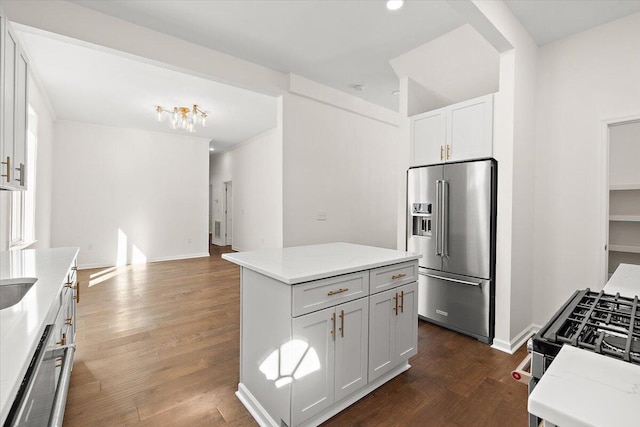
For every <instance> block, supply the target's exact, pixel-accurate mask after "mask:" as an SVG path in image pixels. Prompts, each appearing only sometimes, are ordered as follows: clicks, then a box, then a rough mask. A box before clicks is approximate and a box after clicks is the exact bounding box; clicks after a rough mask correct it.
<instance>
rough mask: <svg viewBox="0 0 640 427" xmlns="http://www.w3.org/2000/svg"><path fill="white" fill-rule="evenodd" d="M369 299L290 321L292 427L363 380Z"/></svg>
mask: <svg viewBox="0 0 640 427" xmlns="http://www.w3.org/2000/svg"><path fill="white" fill-rule="evenodd" d="M368 324H369V306H368V299H367V298H361V299H358V300H355V301H351V302H347V303H344V304H340V305H338V306H335V307H332V308H328V309H325V310H321V311H317V312H315V313H311V314H307V315H304V316H300V317H297V318H294V319H293V342H294V343H296V344H297V343H300V344H299V346H300V347H299V349H297V348H295V347H296V346H295V345H294V346H293V347H294V349H293V353H294V356H295V357H294V359H299V360H297V361H295V362H293V363H292V365H293V364H295V365H296V366H295V369H294V370H293V375H292V376H293V379H294V381H293V386H292V393H291V403H292V408H291V412H292V425H297V424H299V423H301V422H302V421H304V420H306V419H308V418H310V417H312V416H313V415H315V414H317V413H319V412H320V411H322V410H324V409H326V408H328V407H330V406H331V405H332V404H333V403H334V402H337V401H339V400H341V399H343V398H344V397H346V396H348V395H349V394H351V393H353V392H354V391H356V390H358V389H359V388H361V387H363V386H364V385H366V384H367V351H368V333H369V328H368Z"/></svg>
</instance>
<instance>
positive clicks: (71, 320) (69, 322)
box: [64, 316, 73, 326]
mask: <svg viewBox="0 0 640 427" xmlns="http://www.w3.org/2000/svg"><path fill="white" fill-rule="evenodd" d="M64 324H65V325H69V326H71V325H73V316H71V317H70V318H68V319H66V320H65V321H64Z"/></svg>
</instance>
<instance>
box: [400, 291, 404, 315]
mask: <svg viewBox="0 0 640 427" xmlns="http://www.w3.org/2000/svg"><path fill="white" fill-rule="evenodd" d="M400 313H404V291H401V292H400Z"/></svg>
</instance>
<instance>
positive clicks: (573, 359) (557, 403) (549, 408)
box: [528, 345, 640, 427]
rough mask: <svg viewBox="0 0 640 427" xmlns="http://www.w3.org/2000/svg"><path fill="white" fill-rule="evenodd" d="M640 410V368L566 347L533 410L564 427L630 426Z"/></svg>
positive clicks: (533, 397)
mask: <svg viewBox="0 0 640 427" xmlns="http://www.w3.org/2000/svg"><path fill="white" fill-rule="evenodd" d="M639 405H640V366H637V365H633V364H631V363H629V362H625V361H622V360H618V359H615V358H613V357H609V356H604V355H601V354H597V353H594V352H591V351H587V350H583V349H581V348H577V347H573V346H570V345H564V346H563V347H562V348H561V349H560V352H559V353H558V355H557V356H556V358H555V359H554V361H553V363H552V364H551V366H550V367H549V368H548V369H547V370H546V372H545V373H544V375H543V376H542V378H541V379H540V381H539V382H538V384H537V385H536V387H535V388H534V389H533V392H532V393H531V394H530V395H529V399H528V411H529V412H530V413H531V414H534V415H535V416H537V417H539V418H542V419H544V420H546V421H548V422H550V423H553V424H555V425H558V426H562V427H627V426H630V425H634V420H635V418H636V416H637V408H638V406H639Z"/></svg>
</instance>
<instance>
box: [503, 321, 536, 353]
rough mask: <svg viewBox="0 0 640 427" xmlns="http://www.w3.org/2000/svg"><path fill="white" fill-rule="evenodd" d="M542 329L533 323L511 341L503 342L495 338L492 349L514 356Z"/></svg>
mask: <svg viewBox="0 0 640 427" xmlns="http://www.w3.org/2000/svg"><path fill="white" fill-rule="evenodd" d="M540 328H541V326H540V325H535V324H533V323H532V324H530V325H529V326H527V327H526V328H524V329H523V330H522V331H521V332H520V333H519V334H518V335H516V336H515V337H514V338H513V339H512V340H511V341H503V340H499V339H497V338H494V340H493V345H492V346H491V348H494V349H496V350H500V351H503V352H505V353H509V354H513V353H515V352H516V351H518V349H519V348H520V347H522V345H523V344H525V343H526V342H527V340H528V339H529V338H531V336H532V335H533V334H535V333H536V332H538V331H539V330H540Z"/></svg>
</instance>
